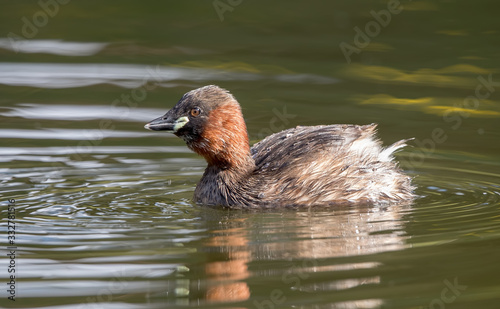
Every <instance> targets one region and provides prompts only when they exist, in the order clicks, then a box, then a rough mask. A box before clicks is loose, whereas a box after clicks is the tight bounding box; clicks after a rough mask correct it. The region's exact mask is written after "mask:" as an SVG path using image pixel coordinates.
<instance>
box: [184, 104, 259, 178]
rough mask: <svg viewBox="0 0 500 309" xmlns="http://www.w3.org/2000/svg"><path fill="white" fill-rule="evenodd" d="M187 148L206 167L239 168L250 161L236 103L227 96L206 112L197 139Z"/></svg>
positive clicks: (242, 121) (240, 114)
mask: <svg viewBox="0 0 500 309" xmlns="http://www.w3.org/2000/svg"><path fill="white" fill-rule="evenodd" d="M190 148H191V149H193V151H195V152H196V153H198V154H199V155H201V156H203V157H204V158H205V160H206V161H207V162H208V164H209V165H214V166H216V167H219V168H222V169H230V168H241V167H244V166H246V165H247V163H248V160H249V159H251V157H250V144H249V141H248V133H247V127H246V125H245V121H244V119H243V115H242V113H241V108H240V105H239V104H238V102H237V101H236V100H235V99H234V98H233V97H232V96H231V98H228V99H227V100H226V101H225V102H223V103H222V104H220V105H218V106H217V107H216V108H215V109H213V110H212V111H210V113H209V114H208V119H207V120H206V123H205V126H204V128H203V130H202V132H201V134H200V137H199V139H198V140H197V141H195V142H194V143H191V145H190Z"/></svg>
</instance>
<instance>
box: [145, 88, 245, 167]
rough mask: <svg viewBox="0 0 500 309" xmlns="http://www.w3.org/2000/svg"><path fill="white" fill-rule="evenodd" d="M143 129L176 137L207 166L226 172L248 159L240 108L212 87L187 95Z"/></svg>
mask: <svg viewBox="0 0 500 309" xmlns="http://www.w3.org/2000/svg"><path fill="white" fill-rule="evenodd" d="M144 127H145V128H146V129H149V130H154V131H160V130H163V131H167V132H170V133H173V134H175V135H177V136H178V137H180V138H182V139H183V140H184V141H185V142H186V144H187V146H188V147H189V148H191V149H192V150H193V151H194V152H196V153H198V154H199V155H201V156H203V157H204V158H205V159H206V160H207V162H208V163H209V165H216V166H218V167H220V168H230V167H234V166H238V165H242V164H244V163H246V161H247V160H248V158H249V154H250V145H249V142H248V134H247V129H246V125H245V121H244V120H243V115H242V113H241V108H240V105H239V104H238V102H237V101H236V99H235V98H234V97H233V96H232V95H231V93H229V91H227V90H225V89H222V88H219V87H218V86H215V85H210V86H205V87H201V88H198V89H195V90H192V91H189V92H188V93H186V94H185V95H184V96H182V98H181V99H180V100H179V102H177V104H176V105H175V106H174V107H173V108H172V109H171V110H169V111H168V112H167V113H166V114H165V115H163V116H161V117H159V118H156V119H154V120H152V121H151V122H149V123H147V124H146V125H145V126H144Z"/></svg>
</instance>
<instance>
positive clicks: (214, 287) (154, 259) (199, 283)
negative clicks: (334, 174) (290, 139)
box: [0, 1, 500, 309]
mask: <svg viewBox="0 0 500 309" xmlns="http://www.w3.org/2000/svg"><path fill="white" fill-rule="evenodd" d="M220 2H223V1H214V2H213V3H212V2H203V3H202V2H200V3H197V4H194V3H189V4H188V3H187V2H186V3H183V2H179V1H176V2H174V1H169V2H163V3H162V4H159V3H156V2H153V1H142V2H141V3H140V4H139V3H137V2H132V1H122V2H120V6H111V5H106V6H103V4H102V3H98V2H95V1H86V2H85V3H76V2H69V3H68V4H64V5H62V4H61V5H59V6H58V10H57V13H54V14H53V15H54V16H50V17H49V18H48V19H47V22H46V23H45V24H44V25H43V26H38V27H37V29H35V30H37V31H36V34H34V35H33V36H31V37H27V36H26V35H25V34H30V33H31V34H33V33H34V30H33V29H31V32H26V31H25V33H24V34H23V27H24V19H23V17H26V18H27V19H28V20H32V18H33V16H34V15H35V14H41V13H37V12H40V10H41V8H40V6H39V5H38V4H36V3H35V2H33V3H32V4H31V5H30V4H27V3H17V2H16V3H14V2H13V3H9V4H4V5H3V10H2V11H1V13H0V14H1V17H2V20H3V23H2V25H1V27H0V29H1V32H0V38H1V39H0V93H1V96H0V117H1V120H2V121H1V122H0V175H1V177H0V181H1V186H0V202H1V207H2V208H1V213H2V231H3V235H2V236H1V238H2V241H3V243H5V244H8V243H7V240H8V239H7V236H8V232H7V230H8V225H12V222H10V223H9V222H8V210H9V209H11V210H12V209H14V210H15V220H14V222H15V226H16V239H15V244H14V246H15V247H16V248H15V250H14V251H15V254H16V259H15V262H16V264H15V267H16V268H15V270H16V280H15V284H16V286H15V292H16V301H15V302H14V301H11V300H9V299H7V297H8V296H9V295H10V294H8V292H7V291H6V290H5V286H7V284H5V283H6V282H9V280H11V279H10V278H9V276H10V274H9V273H8V269H9V268H8V265H9V264H8V263H10V259H9V256H7V254H9V253H10V252H11V250H12V249H7V246H5V247H3V248H2V251H1V252H2V256H3V258H2V259H1V260H0V279H1V280H2V282H3V285H4V289H3V290H2V292H1V293H0V294H1V298H0V304H1V306H2V307H7V308H58V309H61V308H70V309H73V308H134V309H135V308H164V307H173V308H176V307H178V308H180V307H202V308H205V307H208V308H269V309H270V308H497V307H498V301H499V299H500V284H499V281H498V275H497V274H498V273H500V267H499V266H498V260H499V259H500V249H499V244H500V242H499V240H500V163H499V162H500V156H499V154H500V144H499V143H498V140H499V138H500V133H499V132H500V130H499V129H500V126H499V123H500V122H499V120H500V103H499V96H498V91H497V90H498V86H500V85H498V84H497V83H498V82H497V81H500V75H499V71H500V70H499V67H498V61H497V52H498V48H499V47H500V45H499V40H498V35H499V34H498V25H499V24H498V17H497V14H496V12H497V10H498V5H497V4H496V3H494V2H488V1H481V2H478V3H472V2H466V1H447V2H430V1H412V2H409V1H401V7H398V10H399V12H398V13H397V14H395V13H392V14H391V15H390V16H391V17H390V21H389V22H388V24H387V25H386V26H380V31H378V34H377V35H373V36H371V37H369V39H370V42H369V44H366V46H364V47H360V46H357V45H356V43H355V42H356V41H355V40H356V30H355V27H358V28H359V29H361V30H362V31H365V32H366V25H367V24H368V23H370V22H373V21H376V19H375V17H374V15H373V14H372V13H371V11H374V12H375V13H376V15H377V14H378V15H377V16H379V15H380V14H383V13H380V12H382V11H381V10H389V9H388V5H389V2H384V1H382V2H377V3H374V2H369V1H349V2H345V3H334V2H332V3H324V2H320V1H313V2H310V3H308V4H305V3H304V2H301V1H286V2H283V1H281V2H276V3H269V2H264V1H252V2H249V1H240V2H238V1H233V2H231V3H232V4H231V5H232V7H231V8H232V9H231V10H226V11H224V12H223V13H222V15H221V11H220V7H219V12H218V11H217V10H218V9H216V7H218V6H217V5H219V6H220ZM224 3H226V2H224ZM227 3H229V2H227ZM221 16H222V17H221ZM221 19H223V20H221ZM39 23H40V21H39ZM372 25H373V24H372ZM374 29H375V28H374ZM375 30H376V29H375ZM12 33H13V34H15V35H16V36H13V35H12ZM23 36H25V37H24V38H25V39H27V40H23V41H20V39H19V38H23ZM13 37H14V38H15V40H14V41H13V39H12V38H13ZM342 42H345V43H346V44H350V45H351V46H353V47H355V48H358V49H359V52H354V53H352V54H351V55H349V56H348V57H346V55H345V54H344V53H343V52H342V49H341V48H340V46H341V43H342ZM349 61H350V63H349ZM206 84H218V85H220V86H222V87H224V88H227V89H229V90H231V91H232V93H233V94H234V95H235V96H236V98H237V99H238V100H239V101H240V103H241V104H242V107H243V111H244V115H245V119H246V122H247V125H248V130H249V135H250V138H251V140H252V143H254V142H257V141H258V140H260V139H261V138H263V137H265V136H267V135H269V134H271V133H273V132H276V131H279V130H282V129H285V128H290V127H294V126H296V125H318V124H330V123H357V124H367V123H372V122H376V123H378V124H379V136H380V137H381V138H382V140H383V141H384V143H385V144H386V145H389V144H390V143H393V142H395V141H397V140H399V139H403V138H409V137H415V140H414V141H413V142H411V143H412V147H409V148H407V149H405V150H404V151H402V152H400V153H398V154H397V159H398V160H399V161H400V162H401V167H402V168H403V169H405V170H406V171H407V173H408V174H410V175H411V176H412V177H414V183H415V185H416V186H417V187H418V189H417V194H418V195H419V198H418V199H417V200H416V201H415V202H414V203H412V204H409V205H391V206H387V207H374V206H373V205H365V206H356V205H355V206H350V207H334V208H314V209H301V210H289V209H276V210H271V211H263V212H258V211H257V212H256V211H251V212H250V211H229V210H225V209H218V208H215V209H214V208H207V207H204V206H203V205H196V204H194V203H193V202H192V200H191V198H192V194H193V191H194V188H195V185H196V183H197V181H198V180H199V179H200V177H201V175H202V173H203V170H204V168H205V162H204V161H203V160H202V159H201V158H200V157H198V156H196V155H195V154H193V153H191V152H190V151H189V150H188V149H187V148H186V147H185V145H184V143H183V142H182V141H181V140H179V139H177V138H176V137H175V136H173V135H170V134H162V133H161V132H150V131H146V130H144V129H143V125H144V123H146V122H147V121H149V120H151V119H153V118H155V117H158V116H160V115H161V114H163V113H165V112H166V111H167V110H168V108H169V107H171V106H173V105H174V104H175V103H176V102H177V100H178V99H179V98H180V97H181V96H182V94H184V93H185V92H187V91H189V90H191V89H193V88H197V87H200V86H203V85H206ZM9 200H10V201H11V202H10V203H9ZM13 200H15V202H14V201H13ZM9 204H10V206H11V207H10V208H9V207H8V206H9ZM11 221H12V220H11ZM11 245H12V244H11Z"/></svg>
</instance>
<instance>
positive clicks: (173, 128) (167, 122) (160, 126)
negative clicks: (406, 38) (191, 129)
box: [144, 115, 189, 133]
mask: <svg viewBox="0 0 500 309" xmlns="http://www.w3.org/2000/svg"><path fill="white" fill-rule="evenodd" d="M188 122H189V118H188V117H179V118H177V119H175V120H174V119H171V118H170V117H166V115H165V116H161V117H158V118H156V119H154V120H151V121H150V122H148V123H146V125H144V128H146V129H148V130H152V131H167V132H169V133H175V132H177V131H178V130H179V129H180V128H182V127H183V126H184V125H186V123H188Z"/></svg>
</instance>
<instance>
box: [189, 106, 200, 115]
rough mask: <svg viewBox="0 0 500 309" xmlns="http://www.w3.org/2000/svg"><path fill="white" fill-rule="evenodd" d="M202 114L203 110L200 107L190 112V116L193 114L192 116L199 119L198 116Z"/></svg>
mask: <svg viewBox="0 0 500 309" xmlns="http://www.w3.org/2000/svg"><path fill="white" fill-rule="evenodd" d="M200 113H201V110H200V109H199V108H198V107H195V108H193V109H191V111H190V112H189V114H191V116H193V117H197V116H198V115H200Z"/></svg>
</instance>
